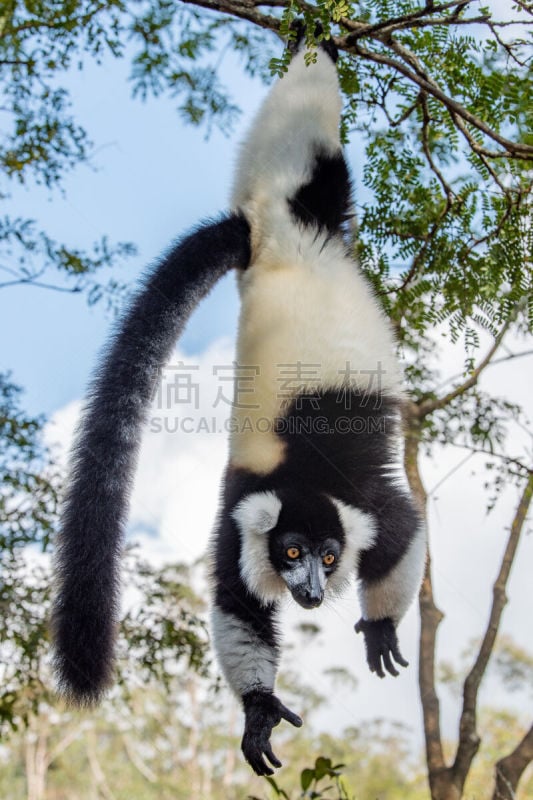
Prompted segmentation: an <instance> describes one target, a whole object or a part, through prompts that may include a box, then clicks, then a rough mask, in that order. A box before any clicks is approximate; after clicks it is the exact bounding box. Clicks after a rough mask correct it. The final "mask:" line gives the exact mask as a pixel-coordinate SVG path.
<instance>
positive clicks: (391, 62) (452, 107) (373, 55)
mask: <svg viewBox="0 0 533 800" xmlns="http://www.w3.org/2000/svg"><path fill="white" fill-rule="evenodd" d="M351 35H352V34H349V35H348V36H347V37H343V38H341V39H338V40H335V42H336V44H337V45H338V46H339V47H340V48H342V49H344V50H346V52H348V53H350V52H351V53H354V54H355V55H358V56H360V57H362V58H365V59H367V60H369V61H374V62H375V63H376V64H384V65H385V66H388V67H391V68H392V69H394V70H396V71H397V72H400V73H401V74H402V75H404V76H405V77H406V78H409V80H411V81H412V82H413V83H416V84H417V85H418V86H420V88H421V89H424V90H425V91H426V92H427V93H428V94H431V95H432V96H433V97H435V98H436V99H437V100H440V102H441V103H442V104H443V105H444V106H445V107H446V108H447V109H448V110H449V111H450V112H451V113H453V114H455V115H457V117H459V118H460V119H462V120H464V121H465V122H468V124H469V125H472V126H473V127H474V128H477V129H478V130H479V131H481V132H482V133H484V134H485V135H486V136H487V137H488V138H489V139H492V140H493V141H495V142H496V143H497V144H499V145H501V147H503V148H504V149H503V150H502V151H499V150H496V151H492V150H487V149H486V148H484V147H482V146H481V145H477V143H476V145H477V150H476V152H478V153H481V154H483V155H485V156H486V157H487V158H503V157H506V156H512V157H515V158H525V159H531V158H533V146H532V145H528V144H523V143H522V142H513V141H511V140H510V139H506V138H505V137H504V136H501V135H500V134H499V133H497V132H496V131H495V130H493V129H492V128H491V127H490V126H489V125H487V123H486V122H484V121H483V120H481V119H479V117H476V115H475V114H472V112H471V111H468V109H466V108H465V107H464V106H462V105H461V104H460V103H458V102H457V100H454V98H453V97H450V96H449V95H447V94H446V92H444V91H443V90H442V89H441V88H440V86H438V84H437V83H435V81H434V80H433V79H432V78H431V77H430V76H429V75H427V73H426V72H425V71H423V70H422V69H421V68H419V69H417V68H416V67H415V66H414V65H415V63H416V62H417V59H416V58H415V56H414V55H413V54H412V53H411V52H410V51H409V50H408V49H407V48H406V47H404V46H403V45H401V44H400V43H399V42H397V41H395V40H394V39H393V38H392V36H388V37H385V36H383V35H381V34H380V35H379V36H378V37H376V38H378V41H380V42H381V43H382V44H384V45H385V46H386V47H388V48H389V49H391V50H393V52H395V53H396V54H397V55H398V56H399V57H400V58H401V59H402V60H401V61H399V60H398V59H395V58H391V57H390V56H388V55H386V54H385V53H379V52H376V51H374V50H369V49H368V48H366V47H362V46H361V45H360V44H359V43H358V42H355V43H354V44H353V45H352V46H350V45H349V43H348V42H349V38H350V36H351ZM404 61H405V62H407V63H403V62H404ZM407 64H409V66H407Z"/></svg>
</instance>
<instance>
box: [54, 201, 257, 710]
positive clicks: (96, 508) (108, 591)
mask: <svg viewBox="0 0 533 800" xmlns="http://www.w3.org/2000/svg"><path fill="white" fill-rule="evenodd" d="M249 234H250V231H249V225H248V222H247V221H246V220H245V218H244V217H243V216H241V215H238V214H232V215H228V216H225V217H223V218H222V219H220V220H219V221H217V222H210V223H206V224H204V225H202V226H200V227H198V228H197V229H196V230H195V231H194V232H193V233H191V234H190V235H189V236H186V237H185V238H184V239H182V240H181V241H179V242H178V243H177V244H176V245H175V246H174V247H173V248H172V249H171V250H170V252H169V253H168V255H167V256H166V257H165V258H164V259H163V260H162V261H161V263H160V264H159V265H158V266H157V267H156V269H155V270H154V271H153V273H152V274H151V275H150V276H149V277H148V280H147V281H146V284H145V287H144V288H143V289H142V291H141V292H140V293H139V295H138V297H137V299H136V301H135V302H134V303H133V305H132V307H131V309H130V311H129V312H128V314H127V315H126V317H125V318H124V320H123V321H122V323H121V325H120V326H119V328H118V331H117V333H116V335H115V336H114V337H113V339H112V341H111V343H110V345H109V347H108V348H107V350H106V352H105V353H104V357H103V359H102V362H101V365H100V368H99V370H98V372H97V375H96V378H95V380H94V381H93V384H92V386H91V388H90V392H89V400H88V402H87V405H86V408H85V411H84V415H83V420H82V423H81V426H80V428H79V430H78V432H77V438H76V443H75V446H74V451H73V457H72V461H71V469H72V472H71V475H70V479H69V484H68V491H67V494H66V497H65V502H64V509H63V516H62V525H61V530H60V532H59V536H58V542H57V544H58V547H57V557H56V565H57V587H58V588H57V594H56V597H55V601H54V607H53V616H52V630H53V636H54V640H55V668H56V672H57V676H58V680H59V684H60V688H61V689H62V691H63V693H64V694H65V696H66V697H67V698H68V699H69V700H71V701H73V702H75V703H78V704H91V703H93V702H96V701H97V700H98V699H99V697H100V696H101V694H102V692H103V690H104V689H105V688H106V687H107V686H108V685H109V684H110V682H111V680H112V672H113V650H114V641H115V631H116V625H117V612H118V596H117V595H118V583H119V556H120V551H121V548H122V541H123V529H124V523H125V517H126V512H127V505H128V495H129V490H130V487H131V482H132V476H133V471H134V468H135V462H136V457H137V451H138V446H139V440H140V431H141V427H142V424H143V422H144V419H145V414H146V408H147V406H148V404H149V401H150V398H151V396H152V392H153V389H154V386H155V381H156V379H157V376H158V373H159V370H160V368H161V367H162V365H163V364H164V362H165V361H166V359H167V358H168V357H169V355H170V352H171V349H172V347H173V346H174V344H175V341H176V339H177V337H178V336H179V334H180V333H181V331H182V330H183V327H184V325H185V323H186V321H187V319H188V317H189V315H190V313H191V312H192V310H193V309H194V308H195V306H196V305H197V303H198V302H199V301H200V299H201V298H202V297H203V296H205V295H206V294H207V293H208V291H209V290H210V289H211V287H212V286H213V285H214V284H215V283H216V281H217V280H218V279H219V278H220V277H221V276H222V275H223V274H224V273H225V272H227V271H228V270H229V269H230V268H232V267H237V268H245V267H246V266H247V265H248V262H249V259H250V241H249Z"/></svg>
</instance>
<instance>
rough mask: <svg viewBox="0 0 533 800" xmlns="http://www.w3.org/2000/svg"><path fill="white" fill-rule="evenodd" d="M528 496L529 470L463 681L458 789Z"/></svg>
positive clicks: (532, 494)
mask: <svg viewBox="0 0 533 800" xmlns="http://www.w3.org/2000/svg"><path fill="white" fill-rule="evenodd" d="M532 498H533V471H531V472H530V474H529V477H528V479H527V481H526V484H525V486H524V490H523V492H522V496H521V498H520V502H519V504H518V507H517V510H516V513H515V516H514V519H513V522H512V525H511V530H510V533H509V538H508V540H507V544H506V547H505V551H504V554H503V559H502V563H501V566H500V571H499V573H498V577H497V578H496V581H495V583H494V587H493V600H492V607H491V611H490V616H489V622H488V625H487V629H486V631H485V635H484V636H483V640H482V642H481V645H480V648H479V652H478V655H477V658H476V660H475V662H474V665H473V666H472V669H471V670H470V672H469V673H468V675H467V677H466V680H465V683H464V689H463V709H462V713H461V720H460V724H459V744H458V746H457V753H456V756H455V761H454V763H453V767H452V773H453V782H454V783H455V785H456V786H458V787H460V788H461V789H462V787H463V786H464V783H465V780H466V777H467V775H468V772H469V770H470V766H471V764H472V761H473V759H474V756H475V755H476V753H477V751H478V748H479V743H480V738H479V735H478V733H477V730H476V705H477V696H478V691H479V687H480V684H481V681H482V679H483V677H484V675H485V672H486V669H487V665H488V662H489V659H490V656H491V654H492V651H493V648H494V642H495V641H496V635H497V633H498V628H499V626H500V621H501V617H502V614H503V609H504V607H505V605H506V603H507V595H506V588H507V582H508V580H509V575H510V572H511V567H512V565H513V561H514V558H515V555H516V550H517V547H518V543H519V541H520V534H521V533H522V529H523V527H524V522H525V520H526V517H527V513H528V511H529V507H530V504H531V499H532ZM532 748H533V742H532ZM527 749H528V746H527V745H526V746H525V747H524V750H525V751H526V752H527ZM520 774H521V773H520Z"/></svg>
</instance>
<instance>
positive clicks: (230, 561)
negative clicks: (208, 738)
mask: <svg viewBox="0 0 533 800" xmlns="http://www.w3.org/2000/svg"><path fill="white" fill-rule="evenodd" d="M263 538H264V537H263ZM241 552H242V545H241V537H240V534H239V531H238V528H237V525H236V523H235V521H234V520H233V519H232V518H231V516H230V515H229V514H228V513H227V508H225V509H224V510H223V513H222V517H221V520H220V523H219V529H218V531H217V533H216V552H215V566H214V578H215V598H214V601H215V602H214V608H213V611H212V631H213V640H214V646H215V650H216V653H217V657H218V662H219V664H220V666H221V669H222V672H223V673H224V676H225V678H226V680H227V682H228V684H229V685H230V687H231V688H232V690H233V691H234V692H235V694H236V695H237V696H238V697H240V699H241V702H242V704H243V708H244V712H245V727H244V736H243V739H242V744H241V747H242V751H243V754H244V757H245V758H246V760H247V761H248V763H249V764H250V765H251V767H252V768H253V769H254V771H255V772H256V773H257V774H258V775H272V774H273V770H272V769H271V768H270V767H269V766H268V764H267V762H266V761H265V758H264V757H265V756H266V758H267V759H268V760H269V761H270V763H271V764H272V765H273V766H274V767H280V766H281V763H280V761H279V760H278V759H277V757H276V756H275V755H274V753H273V751H272V747H271V745H270V736H271V733H272V728H273V727H274V726H275V725H278V724H279V723H280V722H281V720H282V719H285V720H287V721H288V722H290V723H292V724H293V725H296V726H297V727H299V726H300V725H301V724H302V721H301V719H300V717H298V716H297V715H296V714H293V712H292V711H290V710H289V709H288V708H286V707H285V706H284V705H283V704H282V703H281V701H280V700H279V699H278V698H277V697H276V696H275V695H274V693H273V692H274V683H275V679H276V672H277V667H278V661H279V644H278V636H277V633H276V627H275V615H276V610H277V609H276V603H275V602H270V603H266V604H265V603H263V602H261V600H260V599H259V598H258V597H257V596H256V594H254V593H252V592H251V591H250V589H249V587H248V585H247V583H246V581H245V579H244V578H243V575H242V574H241V561H242V559H241ZM263 559H264V560H268V553H267V552H265V553H264V554H263Z"/></svg>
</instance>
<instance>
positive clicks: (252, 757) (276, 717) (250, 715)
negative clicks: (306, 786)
mask: <svg viewBox="0 0 533 800" xmlns="http://www.w3.org/2000/svg"><path fill="white" fill-rule="evenodd" d="M242 704H243V708H244V713H245V719H246V721H245V725H244V735H243V737H242V742H241V748H242V752H243V754H244V757H245V759H246V760H247V761H248V763H249V764H250V766H251V767H252V769H253V770H254V772H255V773H256V774H257V775H272V774H273V773H274V770H273V769H271V768H270V767H269V766H268V764H267V762H266V761H265V759H264V755H266V757H267V758H268V760H269V761H270V763H271V764H272V766H274V767H281V766H282V763H281V761H280V760H279V759H278V758H277V757H276V756H275V755H274V753H273V751H272V747H271V745H270V735H271V733H272V729H273V728H274V727H275V726H276V725H279V723H280V722H281V720H282V719H285V720H287V722H290V723H291V725H294V726H295V727H296V728H300V727H301V725H302V720H301V719H300V717H299V716H298V715H297V714H294V712H292V711H290V709H288V708H287V707H286V706H284V705H283V703H282V702H281V701H280V700H278V698H277V697H276V696H275V695H274V694H272V692H267V691H264V690H263V691H258V690H255V691H251V692H246V694H245V695H243V698H242Z"/></svg>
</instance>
